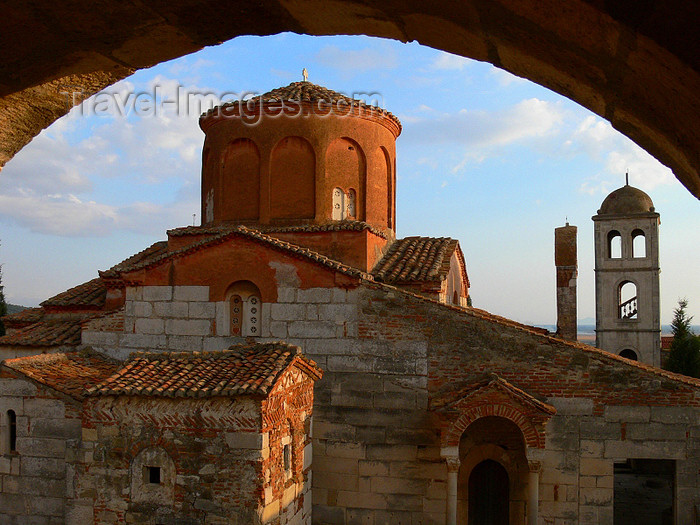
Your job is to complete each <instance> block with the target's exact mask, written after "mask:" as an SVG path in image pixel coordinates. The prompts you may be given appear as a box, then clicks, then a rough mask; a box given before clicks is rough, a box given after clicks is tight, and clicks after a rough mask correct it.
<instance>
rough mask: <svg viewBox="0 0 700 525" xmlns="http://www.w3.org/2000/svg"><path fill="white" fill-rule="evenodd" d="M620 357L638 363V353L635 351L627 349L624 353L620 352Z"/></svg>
mask: <svg viewBox="0 0 700 525" xmlns="http://www.w3.org/2000/svg"><path fill="white" fill-rule="evenodd" d="M620 357H624V358H625V359H630V360H632V361H637V352H635V351H634V350H630V349H629V348H625V349H624V350H623V351H622V352H620Z"/></svg>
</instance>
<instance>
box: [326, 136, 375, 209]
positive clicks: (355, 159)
mask: <svg viewBox="0 0 700 525" xmlns="http://www.w3.org/2000/svg"><path fill="white" fill-rule="evenodd" d="M366 165H367V163H366V160H365V154H364V152H363V151H362V148H361V147H360V145H359V144H358V143H357V142H355V141H354V140H352V139H350V138H348V137H340V138H337V139H335V140H333V141H332V142H331V143H330V144H329V145H328V147H327V148H326V181H327V182H328V183H330V184H332V185H333V187H338V188H343V189H344V190H345V193H346V194H347V193H348V192H349V191H350V190H355V192H356V196H357V201H356V213H355V219H357V220H365V213H366V210H365V202H366V201H365V196H366V181H367V170H366Z"/></svg>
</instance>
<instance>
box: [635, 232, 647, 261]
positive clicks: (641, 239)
mask: <svg viewBox="0 0 700 525" xmlns="http://www.w3.org/2000/svg"><path fill="white" fill-rule="evenodd" d="M646 241H647V240H646V237H645V236H644V232H643V231H642V230H639V229H637V230H634V231H633V232H632V257H634V258H635V259H640V258H644V257H646V256H647V242H646Z"/></svg>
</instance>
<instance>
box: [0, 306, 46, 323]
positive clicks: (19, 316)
mask: <svg viewBox="0 0 700 525" xmlns="http://www.w3.org/2000/svg"><path fill="white" fill-rule="evenodd" d="M42 317H44V309H43V308H27V309H26V310H22V311H21V312H17V313H16V314H10V315H6V316H4V317H2V318H1V319H2V322H3V324H4V325H5V327H7V328H14V327H21V326H27V325H30V324H34V323H36V322H38V321H41V319H42Z"/></svg>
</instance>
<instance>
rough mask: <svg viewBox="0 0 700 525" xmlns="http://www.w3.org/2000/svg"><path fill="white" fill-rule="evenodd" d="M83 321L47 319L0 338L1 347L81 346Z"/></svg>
mask: <svg viewBox="0 0 700 525" xmlns="http://www.w3.org/2000/svg"><path fill="white" fill-rule="evenodd" d="M82 322H83V319H70V320H66V319H47V320H44V321H39V322H38V323H34V324H31V325H29V326H25V327H24V328H19V329H18V330H17V331H16V332H13V333H11V334H7V335H4V336H2V337H0V345H11V346H62V345H68V346H76V345H79V344H80V324H81V323H82Z"/></svg>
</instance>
